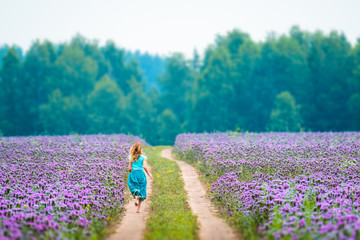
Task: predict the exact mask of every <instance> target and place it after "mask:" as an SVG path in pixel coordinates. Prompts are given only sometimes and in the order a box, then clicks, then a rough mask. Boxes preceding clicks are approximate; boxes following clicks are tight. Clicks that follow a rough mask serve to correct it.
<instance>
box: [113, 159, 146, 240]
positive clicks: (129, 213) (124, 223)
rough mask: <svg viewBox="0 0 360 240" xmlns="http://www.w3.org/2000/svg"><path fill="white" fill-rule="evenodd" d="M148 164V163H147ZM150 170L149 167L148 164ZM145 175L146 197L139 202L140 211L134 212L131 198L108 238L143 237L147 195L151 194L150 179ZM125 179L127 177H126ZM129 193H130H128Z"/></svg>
mask: <svg viewBox="0 0 360 240" xmlns="http://www.w3.org/2000/svg"><path fill="white" fill-rule="evenodd" d="M148 166H149V165H148ZM149 170H150V172H151V168H150V166H149ZM145 175H146V179H147V181H148V184H147V192H146V195H147V198H146V200H145V201H144V202H143V203H142V204H141V208H140V213H136V207H135V206H134V202H135V200H134V199H131V200H130V201H129V202H128V203H127V204H126V205H125V215H124V216H123V218H122V219H121V222H120V223H119V224H118V225H116V226H115V227H114V228H115V232H114V233H113V234H112V235H110V237H109V239H110V240H117V239H121V240H127V239H129V240H140V239H143V233H144V231H145V226H146V220H147V218H148V216H149V197H150V195H151V189H152V180H151V179H150V178H149V177H148V176H147V174H146V173H145ZM126 181H127V179H126ZM129 194H130V193H129Z"/></svg>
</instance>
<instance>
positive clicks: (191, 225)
mask: <svg viewBox="0 0 360 240" xmlns="http://www.w3.org/2000/svg"><path fill="white" fill-rule="evenodd" d="M166 148H172V147H170V146H157V147H146V148H144V152H145V154H146V155H147V157H148V162H149V164H150V165H151V166H152V171H153V172H152V175H153V178H154V180H153V189H152V196H151V203H150V213H149V219H148V221H147V224H146V229H147V230H146V232H145V239H199V237H198V232H197V217H196V216H195V215H193V214H192V212H191V209H190V207H189V205H188V203H187V201H186V198H187V193H186V191H185V189H184V182H183V180H182V178H181V175H180V168H179V166H178V165H177V164H176V163H175V162H172V161H170V160H168V159H166V158H163V157H161V150H163V149H166Z"/></svg>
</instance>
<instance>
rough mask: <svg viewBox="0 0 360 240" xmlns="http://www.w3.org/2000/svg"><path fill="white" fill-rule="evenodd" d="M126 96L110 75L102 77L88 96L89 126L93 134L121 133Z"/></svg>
mask: <svg viewBox="0 0 360 240" xmlns="http://www.w3.org/2000/svg"><path fill="white" fill-rule="evenodd" d="M124 98H125V97H124V94H123V93H122V91H121V89H120V88H119V87H118V85H117V84H116V82H115V81H113V80H111V79H110V78H109V76H108V75H105V76H104V77H102V78H101V79H100V80H99V81H98V82H97V83H96V84H95V88H94V90H93V91H92V92H91V93H90V94H89V95H88V98H87V106H88V113H89V115H88V124H89V126H90V128H89V131H90V132H92V133H98V132H103V133H114V132H121V131H124V129H121V123H122V121H121V119H124V118H123V117H122V115H121V114H123V112H122V111H121V110H124V109H125V108H124V106H123V103H124Z"/></svg>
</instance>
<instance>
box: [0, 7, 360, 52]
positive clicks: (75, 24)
mask: <svg viewBox="0 0 360 240" xmlns="http://www.w3.org/2000/svg"><path fill="white" fill-rule="evenodd" d="M295 24H296V25H299V26H300V28H301V29H303V30H307V31H315V30H322V31H324V32H325V33H326V34H327V33H329V32H330V31H331V30H338V31H340V32H343V33H345V35H346V37H347V38H348V40H349V41H350V42H351V43H352V44H355V43H356V40H357V38H359V37H360V0H296V1H295V0H248V1H245V0H220V1H219V0H216V1H215V0H176V1H172V0H125V1H123V0H101V1H100V0H0V46H1V45H3V44H8V45H12V44H16V45H18V46H21V47H22V48H23V50H25V51H26V50H27V49H28V48H29V46H30V45H31V43H32V42H33V41H34V40H35V39H39V40H44V39H48V40H50V41H52V42H55V43H60V42H68V41H69V40H70V39H71V38H72V37H73V36H74V35H75V34H76V33H80V34H81V35H83V36H84V37H86V38H88V39H97V40H98V41H99V43H100V45H103V44H104V43H105V42H106V40H108V39H111V40H113V41H114V42H115V43H116V44H117V46H119V47H121V48H125V49H127V50H132V51H134V50H137V49H138V50H140V51H141V52H145V51H147V52H149V53H158V54H160V55H163V56H167V55H169V54H171V53H174V52H182V53H184V54H185V55H186V56H187V57H188V58H190V57H191V56H192V53H193V50H194V49H195V48H196V49H197V50H198V51H199V52H200V54H202V53H203V51H204V50H205V48H206V47H207V46H208V45H209V44H211V43H213V42H214V39H215V37H216V35H217V34H221V35H224V34H226V33H227V32H228V31H231V30H233V29H235V28H237V29H239V30H241V31H244V32H246V33H249V34H250V36H251V38H252V39H254V40H255V41H263V40H265V38H266V36H267V34H268V33H269V32H271V31H275V32H276V33H278V34H283V33H288V32H289V29H290V28H291V26H293V25H295Z"/></svg>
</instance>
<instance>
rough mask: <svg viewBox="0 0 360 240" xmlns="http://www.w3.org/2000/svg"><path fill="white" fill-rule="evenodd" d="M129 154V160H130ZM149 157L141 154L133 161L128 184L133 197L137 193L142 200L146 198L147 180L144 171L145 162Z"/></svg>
mask: <svg viewBox="0 0 360 240" xmlns="http://www.w3.org/2000/svg"><path fill="white" fill-rule="evenodd" d="M130 157H131V156H130V155H129V160H130ZM146 158H147V157H146V156H145V155H144V154H141V155H140V157H139V158H138V160H137V161H135V162H132V163H131V172H130V173H129V177H128V185H129V189H130V192H131V194H132V195H133V197H135V195H137V196H138V197H139V200H140V201H144V200H145V199H146V186H147V180H146V176H145V172H144V166H143V162H144V159H146Z"/></svg>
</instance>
